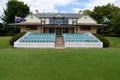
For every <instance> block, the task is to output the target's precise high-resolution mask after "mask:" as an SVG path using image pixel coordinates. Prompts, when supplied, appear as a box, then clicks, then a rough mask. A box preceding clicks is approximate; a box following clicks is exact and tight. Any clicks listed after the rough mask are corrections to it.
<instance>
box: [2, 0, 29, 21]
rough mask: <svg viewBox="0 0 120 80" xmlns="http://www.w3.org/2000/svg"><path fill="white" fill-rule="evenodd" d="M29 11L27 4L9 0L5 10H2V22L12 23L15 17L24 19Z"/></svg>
mask: <svg viewBox="0 0 120 80" xmlns="http://www.w3.org/2000/svg"><path fill="white" fill-rule="evenodd" d="M29 10H30V9H29V7H28V5H27V4H24V3H23V2H20V1H17V0H9V1H8V3H7V4H6V10H4V16H3V18H2V20H3V21H4V22H5V23H14V22H15V16H20V17H25V16H26V15H27V14H28V13H29Z"/></svg>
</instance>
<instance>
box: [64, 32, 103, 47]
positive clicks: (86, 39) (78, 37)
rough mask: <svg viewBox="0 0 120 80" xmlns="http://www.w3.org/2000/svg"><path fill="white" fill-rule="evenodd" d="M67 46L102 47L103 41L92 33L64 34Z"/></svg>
mask: <svg viewBox="0 0 120 80" xmlns="http://www.w3.org/2000/svg"><path fill="white" fill-rule="evenodd" d="M63 39H64V43H65V47H102V42H101V41H100V40H99V39H97V38H96V37H95V36H94V35H92V34H91V33H84V34H63Z"/></svg>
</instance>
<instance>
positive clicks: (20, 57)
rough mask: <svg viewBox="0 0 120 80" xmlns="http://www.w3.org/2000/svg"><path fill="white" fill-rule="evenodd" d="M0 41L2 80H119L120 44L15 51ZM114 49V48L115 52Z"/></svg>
mask: <svg viewBox="0 0 120 80" xmlns="http://www.w3.org/2000/svg"><path fill="white" fill-rule="evenodd" d="M10 38H11V37H0V80H120V40H119V38H112V37H107V38H108V40H109V41H110V42H111V46H110V48H102V49H96V48H94V49H87V48H70V49H62V50H57V49H14V48H11V46H9V42H8V41H9V39H10ZM113 47H115V48H113Z"/></svg>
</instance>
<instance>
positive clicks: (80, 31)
mask: <svg viewBox="0 0 120 80" xmlns="http://www.w3.org/2000/svg"><path fill="white" fill-rule="evenodd" d="M76 32H77V33H86V32H91V33H96V32H97V27H96V26H91V30H88V31H86V30H85V31H83V30H81V27H80V26H78V27H77V29H76Z"/></svg>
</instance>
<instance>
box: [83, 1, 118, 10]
mask: <svg viewBox="0 0 120 80" xmlns="http://www.w3.org/2000/svg"><path fill="white" fill-rule="evenodd" d="M108 3H111V4H114V5H116V6H119V7H120V0H88V2H87V3H86V4H85V8H87V9H90V10H93V9H94V7H95V6H102V5H106V4H108Z"/></svg>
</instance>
